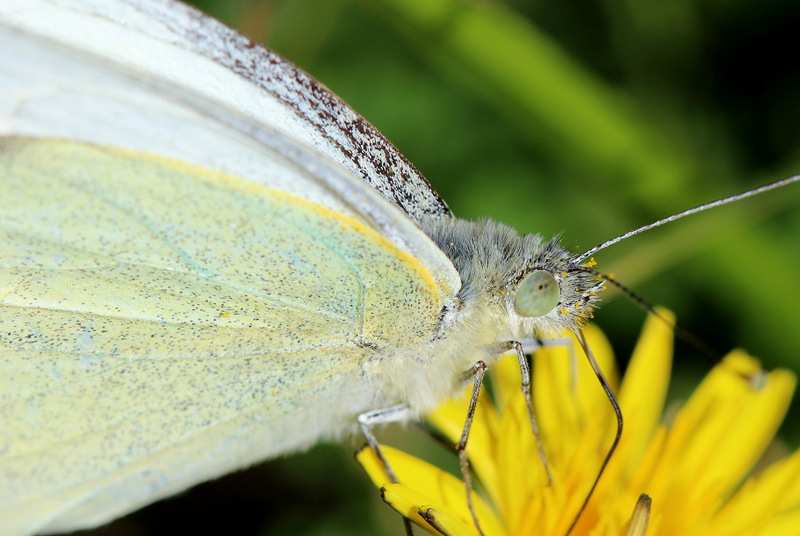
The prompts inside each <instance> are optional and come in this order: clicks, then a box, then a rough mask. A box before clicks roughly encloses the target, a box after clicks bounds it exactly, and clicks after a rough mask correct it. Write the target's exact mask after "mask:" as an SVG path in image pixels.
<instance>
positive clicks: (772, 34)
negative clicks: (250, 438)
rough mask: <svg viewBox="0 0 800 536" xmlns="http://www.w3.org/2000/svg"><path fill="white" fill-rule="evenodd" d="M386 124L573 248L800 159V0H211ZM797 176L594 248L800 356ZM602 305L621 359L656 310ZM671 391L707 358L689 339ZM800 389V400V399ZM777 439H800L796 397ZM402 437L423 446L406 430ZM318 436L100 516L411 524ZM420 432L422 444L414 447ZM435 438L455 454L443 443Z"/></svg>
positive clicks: (692, 307)
mask: <svg viewBox="0 0 800 536" xmlns="http://www.w3.org/2000/svg"><path fill="white" fill-rule="evenodd" d="M197 4H198V5H200V7H201V8H202V9H203V10H205V11H207V12H209V13H211V14H213V15H214V16H216V17H218V18H220V19H222V20H223V21H225V22H226V23H228V24H230V25H233V26H234V27H237V28H239V29H241V30H242V31H243V32H245V33H246V34H247V35H249V36H251V37H252V38H253V39H254V40H257V41H261V42H264V43H266V44H267V45H268V46H270V47H272V48H274V49H275V50H277V51H278V52H280V53H282V54H283V55H285V56H286V57H288V58H289V59H290V60H292V61H294V62H295V63H297V64H298V65H300V66H301V67H302V68H304V69H305V70H307V71H308V72H309V73H311V74H312V75H313V76H315V77H316V78H318V79H319V80H321V81H322V82H323V83H325V84H326V85H327V86H328V87H330V88H331V89H332V90H333V91H334V92H335V93H337V94H339V95H340V96H341V97H343V98H344V99H345V100H346V101H347V102H348V103H349V104H350V105H352V106H353V107H354V108H355V109H356V110H357V111H359V112H360V113H361V114H362V115H364V116H365V117H366V118H367V119H368V120H369V121H371V122H372V123H373V124H375V125H376V126H377V127H378V128H379V129H380V130H381V131H382V132H383V133H384V134H386V135H387V137H388V138H389V139H390V140H392V141H393V142H394V143H395V144H396V145H397V146H398V147H399V148H400V150H401V151H402V152H403V153H404V154H405V155H406V156H407V157H408V158H409V159H410V160H411V161H412V162H414V164H415V165H416V166H417V168H418V169H419V170H420V171H421V172H422V173H423V174H425V175H426V177H427V178H428V179H429V180H430V182H431V183H432V184H433V185H434V187H435V188H436V189H437V190H438V191H439V192H440V194H441V195H442V197H443V198H444V199H445V200H446V201H447V202H448V204H449V205H450V207H451V208H452V209H453V211H454V212H455V214H456V215H458V216H460V217H464V218H480V217H486V216H488V217H492V218H495V219H499V220H502V221H505V222H506V223H509V224H512V225H514V226H515V227H516V228H517V229H519V231H520V232H538V233H542V234H544V235H546V236H550V235H553V234H556V233H559V232H562V231H563V232H564V239H563V242H564V244H565V245H567V246H568V247H570V248H572V249H573V250H574V251H576V252H580V251H584V250H586V249H588V248H590V247H592V246H594V245H596V244H598V243H600V242H602V241H604V240H606V239H608V238H611V237H613V236H616V235H618V234H620V233H622V232H625V231H627V230H630V229H632V228H635V227H638V226H640V225H643V224H646V223H649V222H651V221H654V220H656V219H658V218H661V217H663V216H666V215H669V214H672V213H675V212H678V211H680V210H683V209H685V208H689V207H691V206H694V205H697V204H699V203H702V202H706V201H710V200H713V199H716V198H719V197H722V196H725V195H730V194H734V193H738V192H740V191H743V190H746V189H749V188H752V187H755V186H757V185H760V184H763V183H766V182H770V181H773V180H776V179H779V178H783V177H786V176H789V175H792V174H796V173H800V60H798V45H797V37H796V36H797V30H796V29H797V27H798V24H800V4H798V3H797V2H793V1H789V0H786V1H770V2H752V1H744V0H725V1H721V0H698V1H694V2H690V1H687V0H663V1H661V2H639V1H636V0H607V1H605V2H581V1H576V0H560V1H558V2H532V1H522V0H515V1H508V2H505V3H503V2H488V1H474V2H464V1H459V0H350V1H347V0H342V1H339V0H327V1H325V0H293V1H282V2H281V1H266V0H264V1H261V0H235V1H218V0H209V1H204V2H197ZM799 208H800V184H797V185H793V186H791V187H788V188H785V189H784V190H782V191H779V192H777V193H772V194H767V195H765V196H762V197H759V198H755V199H751V200H748V201H744V202H741V203H738V204H736V205H734V206H731V207H726V208H722V209H717V210H714V211H711V212H710V213H707V214H705V215H701V216H696V217H692V218H690V219H687V220H683V221H681V222H680V223H674V224H670V225H668V226H666V227H664V228H662V229H660V230H656V231H651V232H649V233H646V234H645V235H642V236H640V237H637V238H633V239H631V240H628V241H627V242H625V243H623V244H619V245H616V246H614V247H612V248H609V249H608V250H606V251H604V252H602V253H600V254H598V255H597V256H596V259H597V261H598V262H599V265H598V267H597V268H598V269H600V270H602V271H605V272H611V273H613V274H614V275H615V276H616V277H617V278H618V279H619V280H620V281H621V282H622V283H624V284H625V285H627V286H629V287H630V288H632V289H633V290H634V291H635V292H636V293H637V294H638V295H640V296H642V297H643V298H644V299H646V300H647V301H649V302H651V303H655V304H659V305H664V306H667V307H669V308H671V309H672V310H674V311H675V312H676V313H677V314H678V319H679V321H680V322H682V323H683V324H684V325H685V326H687V327H688V328H689V329H690V330H692V331H693V332H694V333H695V334H697V335H698V336H700V337H701V338H702V339H703V340H704V341H706V342H707V343H708V344H709V345H711V347H713V348H714V349H715V350H716V351H717V352H719V353H720V354H722V353H724V352H725V351H727V350H729V349H731V348H733V347H735V346H741V347H744V348H746V349H747V350H749V351H750V352H752V353H753V354H754V355H756V356H758V357H759V358H761V359H762V360H763V362H764V363H765V364H766V365H767V366H769V367H776V366H785V367H792V368H794V369H798V368H799V366H798V363H799V362H800V361H798V360H799V359H800V329H799V328H800V312H798V303H797V302H798V299H800V277H798V272H799V270H798V266H799V265H800V210H798V209H799ZM608 298H609V299H608V302H607V303H606V304H604V305H603V306H602V308H601V309H600V310H599V311H598V312H597V315H596V317H597V323H598V324H600V325H601V326H602V327H603V328H604V329H605V330H606V332H607V333H608V334H609V335H610V336H611V337H612V339H613V342H614V345H615V348H617V349H618V352H619V355H620V361H621V362H623V363H624V359H625V358H624V356H625V355H627V354H628V353H629V350H630V347H631V346H632V344H633V342H634V340H635V337H636V335H637V332H638V329H639V327H640V325H641V323H642V320H643V318H644V314H643V313H642V311H641V310H640V309H639V308H637V307H636V306H635V305H634V304H633V303H632V302H631V301H629V300H627V299H625V298H623V297H622V296H620V295H619V294H616V295H614V294H611V293H610V295H609V297H608ZM677 352H678V357H677V363H676V371H675V380H674V384H675V387H674V391H675V392H674V396H676V397H680V396H682V395H683V394H685V393H686V392H688V391H689V390H690V389H691V387H692V386H693V385H694V382H696V380H697V378H699V377H701V376H702V375H703V374H704V373H705V372H706V371H707V370H708V369H709V368H710V366H711V364H712V363H711V362H710V361H709V360H708V359H706V358H705V357H703V356H702V355H701V354H700V353H699V352H698V351H696V350H694V349H693V348H691V347H689V346H687V345H682V346H681V345H679V348H678V351H677ZM795 406H796V407H797V404H795ZM798 413H800V411H797V410H795V411H793V416H792V417H791V418H790V420H789V421H787V423H786V424H785V426H784V429H783V438H784V439H785V441H786V442H787V443H788V444H789V445H794V446H796V445H797V443H798V440H799V439H800V432H799V431H798V426H797V422H798V421H797V418H796V415H797V414H798ZM381 438H382V439H383V440H384V441H385V442H387V443H390V444H395V445H397V444H401V445H405V444H407V442H410V443H413V445H412V447H411V448H425V447H424V444H426V443H429V441H428V440H426V438H425V437H424V436H422V435H421V434H420V433H418V432H417V431H415V430H412V429H405V430H397V429H394V430H392V429H390V430H388V431H386V432H385V433H384V434H381ZM358 444H359V440H358V439H357V438H356V439H353V440H352V441H350V442H348V443H346V444H345V447H344V448H342V447H331V446H327V447H319V448H316V449H314V450H313V451H312V452H311V453H310V454H307V455H302V456H295V457H291V458H288V459H285V460H279V461H276V462H271V463H267V464H263V465H261V466H258V467H257V468H254V469H252V470H250V471H247V472H243V473H240V474H237V475H233V476H231V477H227V478H224V479H221V480H220V481H218V482H215V483H212V484H209V485H204V486H200V487H198V488H196V489H195V490H192V491H190V492H188V493H186V494H183V495H182V496H179V497H178V498H175V499H171V500H168V501H163V502H161V503H159V504H156V505H154V506H151V507H149V508H147V509H144V510H143V511H141V512H139V513H137V514H135V515H133V516H130V517H128V518H125V519H123V520H121V521H118V522H116V523H114V524H113V525H111V526H109V527H106V528H105V529H102V530H101V532H102V533H103V534H167V533H173V532H174V531H175V530H182V531H194V532H196V533H201V534H203V533H210V532H220V533H223V532H224V533H228V532H231V531H233V532H235V533H238V534H308V535H311V534H313V535H328V534H330V535H332V534H353V535H359V534H375V533H386V534H402V527H401V525H400V523H399V521H398V520H397V519H396V517H395V516H393V515H392V514H390V513H389V512H388V508H387V507H385V506H383V505H382V503H381V502H380V499H379V498H378V493H377V491H376V490H375V489H374V488H371V487H370V486H369V484H368V482H367V479H366V477H365V476H364V475H362V474H361V472H360V468H359V467H358V466H357V465H356V463H355V462H354V461H353V460H352V456H351V453H352V451H353V450H354V448H355V447H356V446H357V445H358ZM417 444H422V445H423V447H419V445H417ZM428 456H430V457H433V459H439V460H444V463H449V464H450V465H451V466H454V462H453V459H452V456H449V455H448V454H447V453H445V452H444V451H443V450H442V449H438V448H436V447H433V448H432V452H428Z"/></svg>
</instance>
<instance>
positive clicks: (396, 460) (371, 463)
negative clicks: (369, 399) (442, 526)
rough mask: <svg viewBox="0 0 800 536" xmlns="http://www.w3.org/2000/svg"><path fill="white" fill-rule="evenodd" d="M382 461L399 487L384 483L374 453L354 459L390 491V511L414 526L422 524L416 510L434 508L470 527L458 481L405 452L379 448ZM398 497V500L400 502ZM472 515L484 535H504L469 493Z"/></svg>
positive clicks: (364, 452)
mask: <svg viewBox="0 0 800 536" xmlns="http://www.w3.org/2000/svg"><path fill="white" fill-rule="evenodd" d="M381 452H383V455H384V457H385V458H386V461H387V462H388V463H389V465H390V466H391V468H392V470H393V471H394V473H395V474H396V475H397V478H398V479H399V480H400V484H390V483H388V478H386V473H385V471H384V470H383V469H382V468H381V465H382V464H381V463H380V460H379V459H378V457H377V456H376V455H375V453H374V452H373V451H372V449H370V448H369V447H365V448H363V449H362V450H361V451H360V452H359V453H358V454H357V456H356V458H357V459H358V461H359V463H361V465H362V466H363V467H364V468H365V469H366V471H367V474H369V476H370V478H371V479H372V481H373V482H375V483H376V484H377V485H378V486H380V487H382V488H384V489H385V490H387V491H388V490H391V497H392V498H393V499H392V500H393V501H394V502H395V504H396V505H397V507H395V504H393V505H392V507H393V508H395V509H397V510H398V512H400V513H401V514H403V515H404V516H406V517H408V518H409V519H411V520H412V521H414V522H415V523H421V524H422V523H426V522H425V521H424V520H423V519H422V518H421V517H420V516H419V509H420V508H421V507H423V506H425V507H426V508H435V509H436V510H439V511H445V512H448V514H449V515H450V516H451V517H453V518H454V519H456V520H458V521H459V522H460V523H462V524H464V525H472V524H473V522H472V515H471V514H470V512H469V509H468V508H467V498H466V488H465V487H464V482H463V481H462V480H461V479H460V478H456V477H454V476H453V475H451V474H450V473H447V472H445V471H442V470H441V469H439V468H438V467H436V466H434V465H431V464H429V463H427V462H424V461H422V460H420V459H418V458H415V457H414V456H411V455H409V454H406V453H405V452H402V451H399V450H396V449H393V448H391V447H388V446H385V445H381ZM373 475H375V476H377V479H376V478H375V476H373ZM401 497H402V500H401V499H400V498H401ZM472 501H473V505H474V507H475V512H476V514H477V516H478V519H479V520H480V523H481V527H482V528H483V531H484V535H485V536H492V535H501V536H502V535H504V534H506V531H505V529H504V528H503V524H502V523H501V522H500V520H499V519H497V516H496V514H495V513H494V511H493V510H492V509H491V507H490V506H489V505H487V504H486V502H485V501H484V500H483V499H482V498H481V497H480V496H479V495H478V494H477V493H475V492H473V494H472Z"/></svg>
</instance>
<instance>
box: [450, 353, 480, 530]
mask: <svg viewBox="0 0 800 536" xmlns="http://www.w3.org/2000/svg"><path fill="white" fill-rule="evenodd" d="M486 368H487V366H486V363H484V362H483V361H478V362H477V363H475V365H473V366H472V368H471V369H469V370H468V371H467V372H465V373H464V381H468V380H470V379H472V394H471V395H470V399H469V408H468V409H467V416H466V418H465V419H464V429H463V430H462V431H461V439H460V440H459V441H458V444H457V445H456V451H457V452H458V462H459V465H460V466H461V477H462V478H463V480H464V487H465V488H466V492H467V507H468V508H469V513H470V514H471V515H472V521H473V523H475V528H476V529H477V530H478V534H481V536H482V535H483V531H482V530H481V524H480V522H479V521H478V516H477V514H476V513H475V508H474V506H473V502H472V475H471V474H470V471H469V459H468V458H467V439H469V432H470V430H471V429H472V421H473V420H474V419H475V409H476V408H477V407H478V396H479V395H480V393H481V386H482V385H483V377H484V375H485V374H486Z"/></svg>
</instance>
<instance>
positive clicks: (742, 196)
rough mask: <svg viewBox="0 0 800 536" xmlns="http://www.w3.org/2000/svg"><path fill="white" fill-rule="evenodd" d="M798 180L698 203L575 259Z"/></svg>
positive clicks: (795, 178)
mask: <svg viewBox="0 0 800 536" xmlns="http://www.w3.org/2000/svg"><path fill="white" fill-rule="evenodd" d="M798 181H800V175H795V176H793V177H789V178H787V179H781V180H779V181H775V182H773V183H771V184H766V185H764V186H761V187H759V188H755V189H753V190H748V191H746V192H742V193H740V194H736V195H732V196H730V197H724V198H722V199H717V200H716V201H712V202H710V203H704V204H702V205H698V206H696V207H694V208H690V209H688V210H684V211H683V212H678V213H677V214H673V215H672V216H667V217H666V218H663V219H661V220H658V221H656V222H653V223H650V224H648V225H645V226H643V227H639V228H638V229H634V230H633V231H628V232H627V233H625V234H623V235H620V236H618V237H616V238H612V239H611V240H608V241H606V242H603V243H602V244H600V245H599V246H595V247H593V248H592V249H590V250H589V251H587V252H586V253H583V254H581V255H579V256H578V257H577V261H578V262H581V261H583V260H585V259H587V258H589V257H591V256H592V255H594V254H595V253H597V252H598V251H600V250H602V249H605V248H607V247H608V246H611V245H613V244H616V243H617V242H622V241H623V240H625V239H626V238H630V237H632V236H635V235H637V234H639V233H643V232H645V231H649V230H650V229H655V228H656V227H661V226H662V225H664V224H665V223H669V222H671V221H675V220H679V219H681V218H683V217H685V216H689V215H691V214H695V213H697V212H703V211H704V210H708V209H710V208H714V207H721V206H722V205H727V204H728V203H733V202H734V201H739V200H741V199H746V198H748V197H753V196H754V195H758V194H761V193H764V192H768V191H770V190H774V189H775V188H780V187H782V186H786V185H787V184H792V183H793V182H798Z"/></svg>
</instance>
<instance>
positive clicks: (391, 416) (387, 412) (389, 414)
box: [358, 404, 414, 536]
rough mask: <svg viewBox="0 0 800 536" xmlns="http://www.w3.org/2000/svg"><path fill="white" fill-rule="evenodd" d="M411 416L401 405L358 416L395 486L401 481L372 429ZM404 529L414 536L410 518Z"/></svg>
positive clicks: (405, 519)
mask: <svg viewBox="0 0 800 536" xmlns="http://www.w3.org/2000/svg"><path fill="white" fill-rule="evenodd" d="M410 415H411V414H410V412H409V409H408V406H406V405H403V404H400V405H397V406H392V407H390V408H384V409H378V410H375V411H368V412H366V413H362V414H361V415H359V416H358V424H359V426H361V433H362V434H364V438H365V439H366V440H367V444H368V445H369V448H371V449H372V452H374V453H375V455H376V456H377V457H378V460H380V462H381V465H383V468H384V470H385V471H386V474H387V475H389V480H390V481H391V482H392V483H393V484H397V483H398V482H400V481H399V480H398V479H397V475H395V474H394V471H393V470H392V467H391V466H390V465H389V462H388V461H387V460H386V458H385V457H384V455H383V452H382V451H381V447H380V445H379V444H378V440H377V439H376V438H375V434H373V433H372V427H373V426H375V425H376V424H388V423H392V422H400V421H405V420H407V419H408V418H409V416H410ZM403 527H404V528H405V531H406V536H414V531H413V529H412V528H411V521H409V520H408V518H405V517H404V518H403Z"/></svg>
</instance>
